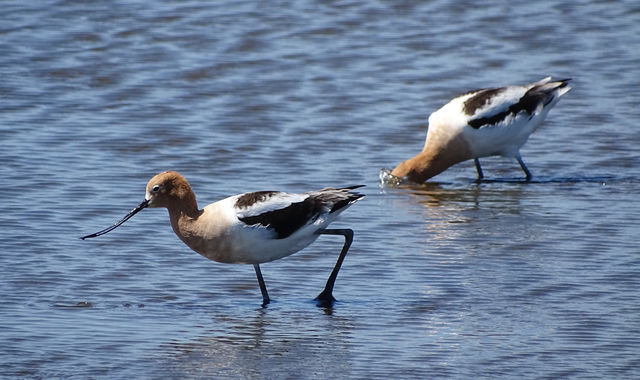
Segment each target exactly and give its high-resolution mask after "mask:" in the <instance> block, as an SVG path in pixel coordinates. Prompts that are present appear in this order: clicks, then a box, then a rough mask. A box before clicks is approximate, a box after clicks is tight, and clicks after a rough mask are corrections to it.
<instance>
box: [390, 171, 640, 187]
mask: <svg viewBox="0 0 640 380" xmlns="http://www.w3.org/2000/svg"><path fill="white" fill-rule="evenodd" d="M379 178H380V186H381V187H392V188H400V189H414V190H429V189H434V188H437V186H440V187H441V188H443V187H444V186H452V185H467V186H468V185H472V184H477V185H482V184H491V183H507V184H527V185H528V184H545V183H566V184H571V183H598V184H602V183H618V182H624V183H633V182H640V179H638V178H635V177H621V176H614V175H595V176H582V175H576V176H564V177H552V176H539V177H538V176H534V177H533V178H532V179H531V180H528V181H527V180H526V179H524V178H521V177H514V178H500V177H498V178H486V177H485V178H483V179H481V180H479V179H476V178H474V179H469V180H467V181H456V182H453V181H446V182H445V181H428V182H425V183H414V182H410V181H407V180H406V179H403V178H398V177H396V176H394V175H392V174H391V170H390V169H381V170H380V173H379Z"/></svg>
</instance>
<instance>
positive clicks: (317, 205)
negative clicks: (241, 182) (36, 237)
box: [81, 171, 364, 307]
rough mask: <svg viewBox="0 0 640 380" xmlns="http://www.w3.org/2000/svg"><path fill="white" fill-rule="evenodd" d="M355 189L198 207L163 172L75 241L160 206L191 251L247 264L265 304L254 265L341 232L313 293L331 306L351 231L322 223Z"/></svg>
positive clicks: (251, 197)
mask: <svg viewBox="0 0 640 380" xmlns="http://www.w3.org/2000/svg"><path fill="white" fill-rule="evenodd" d="M358 187H361V186H351V187H345V188H340V189H332V188H326V189H322V190H318V191H310V192H308V193H304V194H291V193H284V192H279V191H260V192H254V193H245V194H238V195H234V196H231V197H228V198H225V199H222V200H220V201H218V202H215V203H212V204H210V205H208V206H206V207H205V208H203V209H202V210H200V209H198V204H197V203H196V196H195V194H194V193H193V190H192V189H191V186H189V183H188V182H187V180H186V179H185V178H184V177H183V176H182V175H180V173H178V172H174V171H167V172H163V173H160V174H157V175H156V176H154V177H153V178H151V180H150V181H149V183H147V189H146V196H145V199H144V201H142V203H140V204H139V205H138V206H137V207H136V208H134V209H133V210H131V211H130V212H129V214H127V215H126V216H125V217H124V218H122V219H121V220H120V221H118V222H117V223H116V224H114V225H112V226H111V227H109V228H106V229H104V230H102V231H99V232H96V233H94V234H91V235H87V236H83V237H82V238H81V239H83V240H84V239H87V238H93V237H96V236H100V235H103V234H106V233H107V232H109V231H111V230H113V229H115V228H116V227H118V226H119V225H121V224H122V223H124V222H126V221H127V220H128V219H129V218H131V217H132V216H133V215H135V214H136V213H138V212H139V211H140V210H142V209H144V208H146V207H165V208H167V209H168V210H169V218H170V220H171V227H173V231H174V232H175V233H176V235H178V237H179V238H180V239H181V240H182V241H183V242H184V243H185V244H186V245H188V246H189V247H190V248H191V249H193V250H194V251H196V252H198V253H199V254H201V255H202V256H204V257H206V258H208V259H211V260H213V261H218V262H221V263H232V264H253V267H254V268H255V271H256V275H257V277H258V283H259V285H260V290H261V291H262V300H263V303H262V306H266V305H267V304H268V303H269V301H270V299H269V294H268V293H267V287H266V285H265V283H264V280H263V278H262V273H261V271H260V265H259V264H262V263H266V262H269V261H273V260H277V259H280V258H283V257H285V256H289V255H291V254H293V253H295V252H297V251H299V250H301V249H303V248H305V247H306V246H308V245H309V244H311V243H312V242H313V241H315V240H316V239H317V238H318V236H320V235H322V234H326V235H342V236H344V238H345V243H344V246H343V247H342V252H341V253H340V256H339V257H338V261H337V263H336V265H335V267H334V268H333V271H332V272H331V275H330V276H329V279H328V280H327V284H326V286H325V288H324V290H323V291H322V292H321V293H320V295H318V297H316V301H317V303H318V305H319V306H323V307H331V306H332V305H333V302H334V301H335V299H334V298H333V294H332V293H333V285H334V283H335V281H336V277H337V276H338V271H339V270H340V266H341V265H342V261H343V260H344V257H345V256H346V254H347V251H348V250H349V247H350V246H351V242H352V240H353V231H352V230H350V229H327V228H326V227H327V226H328V225H329V224H330V223H331V222H332V221H333V220H334V219H335V218H336V217H337V216H338V215H339V214H340V213H341V212H342V211H344V210H346V209H347V208H348V207H349V206H351V204H353V203H354V202H356V201H357V200H358V199H360V198H362V197H363V196H364V195H363V194H359V193H356V192H352V191H351V190H353V189H356V188H358Z"/></svg>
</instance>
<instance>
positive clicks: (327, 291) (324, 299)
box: [316, 229, 353, 307]
mask: <svg viewBox="0 0 640 380" xmlns="http://www.w3.org/2000/svg"><path fill="white" fill-rule="evenodd" d="M318 233H319V234H324V235H342V236H344V246H343V247H342V252H340V256H339V257H338V261H337V262H336V265H335V266H334V267H333V271H331V275H329V279H327V284H326V285H325V287H324V290H323V291H322V292H320V294H319V295H318V296H317V297H316V301H317V304H318V306H320V307H332V306H333V303H334V302H335V300H336V299H335V298H333V285H334V284H335V282H336V277H338V272H339V271H340V267H341V266H342V262H343V261H344V257H345V256H346V255H347V251H349V247H350V246H351V242H352V241H353V231H352V230H350V229H323V230H320V231H318Z"/></svg>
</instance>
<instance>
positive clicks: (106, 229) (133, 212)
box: [80, 199, 149, 240]
mask: <svg viewBox="0 0 640 380" xmlns="http://www.w3.org/2000/svg"><path fill="white" fill-rule="evenodd" d="M148 205H149V201H148V200H146V199H145V200H144V201H142V202H141V203H140V204H139V205H138V206H137V207H136V208H134V209H133V210H131V211H129V213H128V214H127V215H126V216H125V217H124V218H122V219H120V220H119V221H118V222H116V223H115V224H114V225H113V226H111V227H109V228H105V229H104V230H102V231H98V232H96V233H93V234H91V235H87V236H83V237H81V238H80V239H82V240H84V239H90V238H94V237H96V236H100V235H104V234H106V233H107V232H109V231H112V230H115V229H116V228H117V227H118V226H119V225H121V224H122V223H124V222H126V221H127V220H129V219H130V218H131V217H132V216H134V215H135V214H137V213H138V212H140V211H141V210H142V209H143V208H145V207H147V206H148Z"/></svg>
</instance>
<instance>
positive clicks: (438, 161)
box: [391, 77, 571, 183]
mask: <svg viewBox="0 0 640 380" xmlns="http://www.w3.org/2000/svg"><path fill="white" fill-rule="evenodd" d="M569 80H570V79H562V80H558V81H551V77H547V78H544V79H542V80H541V81H539V82H535V83H531V84H529V85H526V86H508V87H500V88H487V89H482V90H476V91H471V92H467V93H466V94H463V95H460V96H458V97H457V98H454V99H453V100H451V101H450V102H449V103H447V104H446V105H445V106H444V107H442V108H440V109H439V110H437V111H436V112H434V113H432V114H431V116H429V126H428V130H427V140H426V142H425V145H424V148H423V149H422V152H420V154H418V155H417V156H415V157H413V158H411V159H409V160H407V161H404V162H403V163H401V164H400V165H398V166H397V167H396V168H395V169H393V171H392V172H391V174H392V175H394V176H396V177H400V178H407V179H409V180H410V181H412V182H418V183H420V182H424V181H426V180H427V179H429V178H431V177H433V176H435V175H436V174H439V173H441V172H443V171H444V170H446V169H447V168H449V167H450V166H452V165H455V164H457V163H459V162H462V161H466V160H469V159H472V158H473V159H474V161H475V164H476V170H477V172H478V179H482V178H483V173H482V168H481V167H480V161H479V160H478V159H479V158H480V157H487V156H497V155H499V156H505V157H512V158H515V159H516V160H518V163H519V164H520V167H521V168H522V170H523V171H524V172H525V175H526V176H527V181H528V180H530V179H531V172H530V171H529V169H527V166H526V165H525V164H524V161H522V157H521V156H520V147H522V145H524V143H525V142H526V141H527V138H529V135H530V134H531V133H533V131H535V130H536V129H537V128H538V127H539V126H540V124H541V123H542V121H543V120H544V118H545V117H546V116H547V113H549V110H550V109H551V108H553V106H555V105H556V103H557V102H558V100H559V99H560V97H561V96H562V95H564V94H565V93H567V92H568V91H569V90H570V89H571V87H570V86H569V84H568V83H569Z"/></svg>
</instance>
